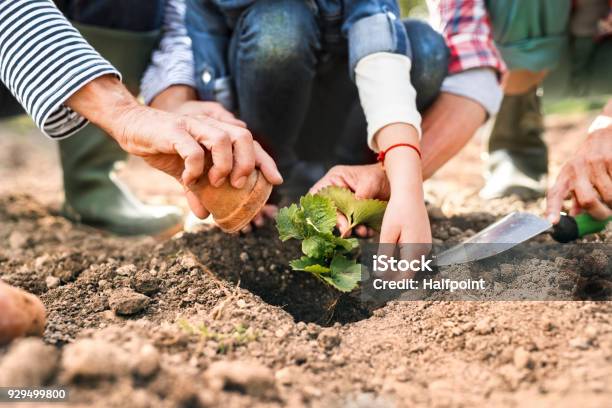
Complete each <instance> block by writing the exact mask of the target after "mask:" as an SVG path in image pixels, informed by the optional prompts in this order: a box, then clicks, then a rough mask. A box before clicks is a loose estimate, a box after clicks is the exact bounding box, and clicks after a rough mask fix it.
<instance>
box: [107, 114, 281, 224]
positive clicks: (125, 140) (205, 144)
mask: <svg viewBox="0 0 612 408" xmlns="http://www.w3.org/2000/svg"><path fill="white" fill-rule="evenodd" d="M115 122H116V123H115V126H114V127H115V129H118V130H119V131H118V132H114V133H117V136H116V137H115V139H116V140H117V141H118V142H119V144H120V145H121V147H122V148H123V149H124V150H126V151H127V152H128V153H131V154H133V155H136V156H140V157H143V158H144V159H145V161H146V162H147V163H148V164H149V165H151V166H152V167H155V168H156V169H159V170H161V171H163V172H165V173H167V174H169V175H171V176H172V177H174V178H176V179H177V180H178V181H179V182H181V183H182V184H183V186H184V188H185V193H186V197H187V200H188V202H189V206H190V207H191V209H192V211H193V212H194V213H195V214H196V215H197V216H198V217H200V218H205V217H206V216H208V211H207V210H206V209H205V208H204V207H203V206H202V204H201V203H200V202H199V200H198V199H197V196H196V195H195V194H194V193H193V192H192V191H191V190H189V186H190V185H192V184H194V183H196V182H197V180H198V178H199V177H201V176H202V174H203V172H204V167H205V153H204V149H206V150H208V151H210V152H211V157H212V161H213V163H212V167H211V168H210V170H209V172H208V180H209V182H210V184H211V185H213V186H220V185H221V184H223V183H224V182H225V180H226V178H228V177H229V179H230V182H231V184H232V186H234V187H235V188H242V187H243V186H244V184H245V183H246V181H247V177H248V176H249V175H250V174H251V173H252V172H253V170H254V169H255V167H259V168H260V170H261V172H262V173H263V175H264V177H266V179H267V180H268V181H269V182H270V183H272V184H274V185H276V184H280V183H281V182H282V177H281V175H280V173H279V172H278V170H277V169H276V165H275V163H274V161H273V160H272V158H271V157H270V156H269V155H268V154H267V153H266V152H265V151H264V150H263V149H262V148H261V146H260V145H259V144H258V143H257V142H255V141H254V140H253V137H252V136H251V133H250V132H249V131H248V130H247V129H245V128H244V127H241V126H234V125H231V124H228V123H224V122H220V121H218V120H215V119H213V118H211V117H205V116H199V117H190V116H185V115H176V114H172V113H167V112H162V111H158V110H155V109H151V108H147V107H144V106H133V107H131V108H130V109H128V110H127V111H126V112H125V113H123V114H122V115H120V116H118V117H117V118H116V120H115Z"/></svg>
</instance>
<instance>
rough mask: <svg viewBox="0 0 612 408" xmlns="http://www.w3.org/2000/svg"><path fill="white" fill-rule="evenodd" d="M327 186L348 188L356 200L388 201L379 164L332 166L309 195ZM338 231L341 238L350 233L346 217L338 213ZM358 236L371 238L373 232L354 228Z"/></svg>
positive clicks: (386, 188) (387, 186)
mask: <svg viewBox="0 0 612 408" xmlns="http://www.w3.org/2000/svg"><path fill="white" fill-rule="evenodd" d="M328 186H338V187H344V188H348V189H349V190H351V191H352V192H354V193H355V197H357V198H376V199H379V200H388V199H389V194H390V190H389V182H388V180H387V175H386V174H385V171H384V170H383V169H382V167H381V166H380V164H367V165H361V166H334V167H332V168H331V169H330V170H329V171H328V172H327V173H326V174H325V176H323V178H322V179H321V180H319V181H317V183H316V184H315V185H314V186H312V188H311V189H310V193H311V194H315V193H316V192H318V191H319V190H321V189H323V188H325V187H328ZM337 223H338V229H339V230H340V233H341V234H342V236H343V237H346V236H348V235H349V234H350V233H351V230H350V229H349V223H348V220H347V219H346V217H345V216H344V215H342V214H340V213H338V221H337ZM355 232H356V234H357V235H358V236H361V237H366V236H372V235H373V231H372V230H370V229H368V228H366V227H365V226H363V225H360V226H358V227H357V228H355Z"/></svg>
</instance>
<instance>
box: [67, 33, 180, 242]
mask: <svg viewBox="0 0 612 408" xmlns="http://www.w3.org/2000/svg"><path fill="white" fill-rule="evenodd" d="M74 25H75V26H76V27H77V29H78V30H79V31H80V32H81V34H83V36H84V37H85V38H86V39H87V40H88V41H89V43H90V44H92V45H93V47H94V48H96V49H97V50H98V51H99V52H100V54H102V55H103V56H104V57H105V58H107V59H108V60H109V61H110V62H111V63H112V64H113V65H114V66H115V67H116V68H117V69H118V70H119V72H121V73H122V75H123V82H124V84H125V85H126V86H127V87H128V89H130V91H131V92H133V93H137V92H138V85H139V81H140V77H141V76H142V73H143V72H144V70H145V68H146V66H147V64H148V61H149V59H150V55H151V51H152V50H153V49H154V47H155V44H156V42H157V38H158V35H159V33H158V32H147V33H139V32H138V33H136V32H128V31H122V30H111V29H105V28H100V27H93V26H87V25H82V24H74ZM117 44H120V45H117ZM59 151H60V159H61V162H62V168H63V172H64V191H65V203H64V206H63V213H64V215H65V216H66V217H67V218H68V219H70V220H72V221H75V222H81V223H83V224H87V225H90V226H93V227H96V228H100V229H103V230H106V231H110V232H113V233H115V234H119V235H158V236H160V235H169V234H171V233H174V232H177V231H179V230H180V229H181V228H182V222H183V217H182V214H181V211H180V210H179V209H178V208H176V207H171V206H153V205H145V204H143V203H142V202H140V201H139V200H138V199H137V198H136V197H134V196H133V195H132V194H131V193H130V191H129V190H128V189H127V187H126V186H124V185H123V184H121V183H120V182H119V180H118V179H117V177H116V174H115V170H116V167H117V166H118V165H119V164H120V163H121V162H123V161H124V160H125V159H126V157H127V154H126V153H125V152H124V151H123V150H121V148H120V147H119V145H117V143H116V142H115V141H114V140H112V139H111V138H110V137H109V136H107V135H106V134H105V133H104V132H103V131H102V130H100V129H98V128H96V127H95V126H93V125H89V126H87V127H86V128H84V129H82V130H81V131H79V132H78V133H77V134H76V135H74V136H72V137H70V138H68V139H64V140H61V141H60V142H59Z"/></svg>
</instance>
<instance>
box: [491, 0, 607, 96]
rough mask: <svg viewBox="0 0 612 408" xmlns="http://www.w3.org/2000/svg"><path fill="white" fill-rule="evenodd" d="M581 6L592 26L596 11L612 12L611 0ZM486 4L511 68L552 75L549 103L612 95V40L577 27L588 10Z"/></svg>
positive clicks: (567, 5) (518, 0)
mask: <svg viewBox="0 0 612 408" xmlns="http://www.w3.org/2000/svg"><path fill="white" fill-rule="evenodd" d="M580 3H581V4H582V10H586V13H587V14H591V20H593V24H592V25H593V27H595V24H596V20H597V17H596V16H595V17H594V18H593V15H594V13H595V14H597V13H599V14H604V15H605V13H606V12H607V11H608V9H607V8H608V1H607V0H583V1H582V2H580ZM486 6H487V11H488V13H489V15H490V17H491V22H492V25H493V35H494V39H495V44H496V46H497V48H498V49H499V51H500V52H501V54H502V57H503V59H504V61H505V62H506V64H507V65H508V68H509V69H526V70H530V71H542V70H549V71H550V73H549V75H548V76H547V78H546V79H545V81H544V84H543V88H544V98H545V99H551V100H554V99H561V98H567V97H586V96H596V95H605V94H611V93H612V38H606V39H602V40H599V41H598V40H595V38H594V35H593V34H594V30H593V34H591V33H587V31H588V30H585V29H584V28H580V27H576V26H577V25H579V24H580V22H579V21H576V20H577V19H578V18H579V17H581V16H578V15H577V14H578V13H580V14H585V11H581V9H580V8H578V9H577V10H575V11H572V1H571V0H486ZM587 18H588V17H587ZM589 24H591V23H590V22H588V23H586V25H587V28H588V25H589ZM583 25H584V23H583Z"/></svg>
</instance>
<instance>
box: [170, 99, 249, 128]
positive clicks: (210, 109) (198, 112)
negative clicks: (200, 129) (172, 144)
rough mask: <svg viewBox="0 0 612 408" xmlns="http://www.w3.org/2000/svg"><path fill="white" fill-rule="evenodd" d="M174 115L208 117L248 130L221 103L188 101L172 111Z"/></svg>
mask: <svg viewBox="0 0 612 408" xmlns="http://www.w3.org/2000/svg"><path fill="white" fill-rule="evenodd" d="M172 112H173V113H177V114H179V115H187V116H195V117H198V116H208V117H211V118H213V119H216V120H218V121H220V122H225V123H229V124H231V125H234V126H240V127H243V128H246V127H247V126H246V123H244V122H243V121H241V120H240V119H237V118H236V116H234V114H233V113H231V112H230V111H228V110H226V109H225V108H224V107H223V105H221V104H220V103H219V102H208V101H186V102H183V103H182V104H180V105H179V106H178V107H176V108H175V109H173V110H172Z"/></svg>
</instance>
